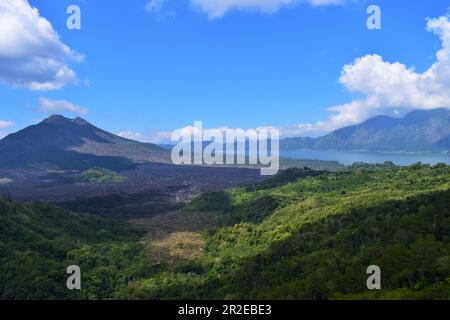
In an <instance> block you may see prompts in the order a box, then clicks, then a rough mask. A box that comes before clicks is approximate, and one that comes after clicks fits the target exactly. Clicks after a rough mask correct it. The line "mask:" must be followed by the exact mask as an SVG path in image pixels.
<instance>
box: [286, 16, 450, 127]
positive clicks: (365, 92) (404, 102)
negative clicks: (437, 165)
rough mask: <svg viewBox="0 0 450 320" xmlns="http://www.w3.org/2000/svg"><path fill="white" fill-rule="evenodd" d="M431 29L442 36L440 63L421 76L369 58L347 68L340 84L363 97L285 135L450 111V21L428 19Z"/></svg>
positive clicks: (404, 68) (337, 107)
mask: <svg viewBox="0 0 450 320" xmlns="http://www.w3.org/2000/svg"><path fill="white" fill-rule="evenodd" d="M427 30H428V31H430V32H433V33H434V34H435V35H437V36H439V38H440V40H441V42H442V48H441V49H440V50H439V51H438V52H437V53H436V62H435V63H434V64H433V65H432V66H431V67H430V68H429V69H428V70H426V71H425V72H423V73H418V72H416V71H415V70H414V69H413V68H408V67H407V66H405V65H404V64H402V63H400V62H395V63H390V62H386V61H384V60H383V58H382V57H381V56H379V55H375V54H373V55H367V56H364V57H361V58H358V59H356V60H355V61H354V62H353V63H352V64H349V65H346V66H344V68H343V70H342V73H341V76H340V79H339V82H340V83H341V84H342V85H343V86H344V87H345V88H346V89H347V90H348V91H349V92H351V93H356V94H358V95H360V96H361V98H360V99H356V100H354V101H351V102H349V103H346V104H342V105H337V106H333V107H331V108H329V111H330V112H333V115H331V116H330V117H329V118H328V119H327V120H324V121H319V122H316V123H314V124H310V123H307V124H302V125H299V126H297V127H291V128H286V129H285V130H284V131H283V134H284V135H318V134H322V133H326V132H330V131H332V130H335V129H337V128H340V127H343V126H348V125H353V124H356V123H359V122H361V121H364V120H366V119H368V118H370V117H372V116H375V115H378V114H388V115H398V114H401V113H405V112H407V111H410V110H412V109H434V108H450V21H449V17H447V16H443V17H440V18H437V19H428V20H427Z"/></svg>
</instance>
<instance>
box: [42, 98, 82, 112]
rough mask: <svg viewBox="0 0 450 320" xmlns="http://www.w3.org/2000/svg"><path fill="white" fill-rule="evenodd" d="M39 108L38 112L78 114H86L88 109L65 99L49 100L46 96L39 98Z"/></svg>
mask: <svg viewBox="0 0 450 320" xmlns="http://www.w3.org/2000/svg"><path fill="white" fill-rule="evenodd" d="M38 103H39V108H38V110H39V111H40V112H46V113H60V112H71V113H75V114H79V115H85V114H87V112H88V110H87V109H86V108H83V107H80V106H78V105H76V104H73V103H71V102H69V101H66V100H50V99H47V98H39V101H38Z"/></svg>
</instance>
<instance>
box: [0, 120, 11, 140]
mask: <svg viewBox="0 0 450 320" xmlns="http://www.w3.org/2000/svg"><path fill="white" fill-rule="evenodd" d="M12 126H14V122H12V121H7V120H0V130H2V129H8V128H10V127H12ZM5 136H6V134H5V133H3V132H2V131H0V140H1V139H3V138H4V137H5Z"/></svg>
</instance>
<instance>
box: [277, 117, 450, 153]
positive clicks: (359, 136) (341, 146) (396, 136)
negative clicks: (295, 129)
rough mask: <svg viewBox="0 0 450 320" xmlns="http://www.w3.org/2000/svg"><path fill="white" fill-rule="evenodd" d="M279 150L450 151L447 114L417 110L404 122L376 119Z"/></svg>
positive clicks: (284, 142)
mask: <svg viewBox="0 0 450 320" xmlns="http://www.w3.org/2000/svg"><path fill="white" fill-rule="evenodd" d="M281 149H283V150H295V149H319V150H324V149H334V150H369V151H443V150H450V110H448V109H434V110H416V111H412V112H410V113H408V114H407V115H406V116H405V117H403V118H393V117H388V116H377V117H374V118H371V119H369V120H367V121H365V122H363V123H361V124H358V125H355V126H350V127H345V128H341V129H338V130H336V131H334V132H332V133H330V134H328V135H326V136H323V137H320V138H317V139H312V138H290V139H285V140H282V141H281Z"/></svg>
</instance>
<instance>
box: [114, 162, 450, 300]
mask: <svg viewBox="0 0 450 320" xmlns="http://www.w3.org/2000/svg"><path fill="white" fill-rule="evenodd" d="M290 174H292V175H293V177H295V178H296V179H297V180H295V181H291V180H294V179H290V178H289V177H288V176H289V175H288V174H287V173H285V174H284V175H283V174H282V175H281V176H279V177H275V178H273V179H271V180H268V181H266V182H265V183H263V184H261V185H259V186H252V187H247V188H239V189H233V190H228V191H226V192H219V193H217V192H216V193H210V194H205V195H203V196H201V197H199V198H197V199H196V200H194V201H193V202H192V203H191V204H190V207H189V209H190V210H199V211H205V212H210V213H211V214H213V215H217V216H218V218H219V221H220V227H219V228H217V229H216V230H214V231H211V233H210V235H208V236H207V239H206V246H205V254H204V255H203V256H202V257H201V258H198V259H196V260H193V261H191V262H189V263H186V264H184V265H181V266H178V267H177V268H173V269H171V270H167V271H165V272H163V273H160V274H158V275H156V276H154V277H152V278H150V279H146V280H140V281H136V282H134V283H132V284H130V286H129V287H128V288H127V289H124V290H122V292H121V295H120V296H121V297H132V298H145V299H147V298H152V299H153V298H155V299H171V298H191V299H197V298H205V299H211V298H216V299H222V298H226V299H234V298H241V299H246V298H251V299H267V298H275V299H337V298H339V299H341V298H342V299H344V298H402V299H424V298H426V299H448V298H450V191H449V185H450V168H449V167H447V166H445V165H437V166H434V167H430V166H425V165H420V164H418V165H415V166H410V167H407V168H400V167H394V166H392V165H389V164H388V165H380V166H367V165H362V164H360V165H355V166H354V167H353V168H352V169H351V170H350V171H349V172H341V173H321V174H318V173H317V172H314V171H311V170H303V171H302V170H293V171H291V172H290ZM283 181H284V182H285V183H284V184H282V183H283ZM373 264H376V265H379V266H380V267H381V269H382V286H383V290H381V291H377V292H369V291H368V290H367V288H366V279H367V277H368V275H367V274H366V268H367V267H368V266H369V265H373Z"/></svg>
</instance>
